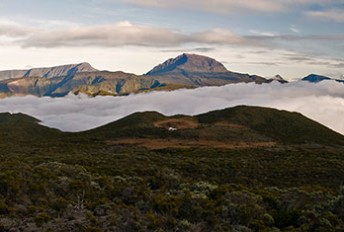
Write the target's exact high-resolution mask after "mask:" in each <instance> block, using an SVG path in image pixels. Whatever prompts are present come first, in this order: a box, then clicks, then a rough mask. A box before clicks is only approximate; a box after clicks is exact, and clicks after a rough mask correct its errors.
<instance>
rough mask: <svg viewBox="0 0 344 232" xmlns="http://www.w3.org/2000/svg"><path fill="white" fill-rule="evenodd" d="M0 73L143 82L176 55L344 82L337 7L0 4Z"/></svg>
mask: <svg viewBox="0 0 344 232" xmlns="http://www.w3.org/2000/svg"><path fill="white" fill-rule="evenodd" d="M0 51H1V60H0V61H1V62H0V70H5V69H23V68H29V67H41V66H53V65H60V64H67V63H80V62H84V61H86V62H89V63H91V64H92V65H93V66H94V67H95V68H98V69H106V70H113V71H116V70H123V71H127V72H133V73H136V74H142V73H145V72H147V71H148V70H150V69H151V68H152V67H153V66H155V65H157V64H158V63H161V62H163V61H164V60H165V59H167V58H170V57H175V56H177V55H179V54H180V53H182V52H188V53H198V54H202V55H207V56H211V57H213V58H215V59H217V60H218V61H220V62H223V63H224V65H225V66H226V67H227V68H228V69H229V70H231V71H237V72H243V73H250V74H258V75H261V76H274V75H276V74H281V75H282V76H284V77H285V78H286V79H295V78H300V77H303V76H306V75H307V74H309V73H318V74H322V75H328V76H331V77H336V78H340V77H343V74H344V57H343V51H344V0H246V1H242V0H204V1H203V0H183V1H182V0H173V1H171V0H144V1H143V0H59V1H46V0H10V1H9V0H0Z"/></svg>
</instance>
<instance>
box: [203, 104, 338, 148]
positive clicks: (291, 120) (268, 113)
mask: <svg viewBox="0 0 344 232" xmlns="http://www.w3.org/2000/svg"><path fill="white" fill-rule="evenodd" d="M197 117H198V118H199V121H200V122H202V123H207V124H213V123H215V122H218V121H228V122H231V123H235V124H240V125H243V126H247V127H249V128H251V129H253V130H255V131H257V132H258V133H261V134H263V135H265V136H268V137H270V138H273V139H275V140H277V141H279V142H283V143H320V144H328V145H331V144H344V136H343V135H341V134H339V133H337V132H334V131H332V130H330V129H329V128H327V127H325V126H323V125H321V124H320V123H317V122H315V121H313V120H311V119H309V118H307V117H305V116H303V115H302V114H300V113H296V112H288V111H284V110H276V109H270V108H262V107H252V106H237V107H234V108H229V109H225V110H219V111H213V112H210V113H207V114H203V115H199V116H197Z"/></svg>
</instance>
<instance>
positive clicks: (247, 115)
mask: <svg viewBox="0 0 344 232" xmlns="http://www.w3.org/2000/svg"><path fill="white" fill-rule="evenodd" d="M171 128H175V129H176V130H175V131H170V130H173V129H171ZM83 133H86V134H88V135H92V136H98V138H99V137H103V138H106V139H111V138H123V137H126V138H131V137H132V138H150V139H162V138H176V139H190V140H208V141H228V142H267V141H270V142H278V143H285V144H314V143H316V144H326V145H338V144H340V145H344V136H342V135H341V134H339V133H336V132H334V131H332V130H330V129H328V128H327V127H325V126H323V125H321V124H319V123H317V122H315V121H313V120H310V119H308V118H306V117H305V116H303V115H302V114H299V113H294V112H288V111H280V110H275V109H270V108H262V107H251V106H238V107H234V108H228V109H224V110H219V111H213V112H209V113H206V114H202V115H198V116H195V117H189V116H172V117H166V116H163V115H161V114H159V113H156V112H144V113H135V114H132V115H130V116H128V117H125V118H123V119H121V120H118V121H116V122H113V123H109V124H107V125H104V126H102V127H99V128H96V129H93V130H90V131H87V132H83Z"/></svg>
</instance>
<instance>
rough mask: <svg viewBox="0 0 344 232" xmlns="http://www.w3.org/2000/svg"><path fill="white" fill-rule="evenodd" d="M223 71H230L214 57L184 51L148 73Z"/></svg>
mask: <svg viewBox="0 0 344 232" xmlns="http://www.w3.org/2000/svg"><path fill="white" fill-rule="evenodd" d="M185 71H186V72H195V73H223V72H228V70H227V69H226V68H225V66H224V65H223V64H221V63H220V62H218V61H216V60H215V59H213V58H210V57H207V56H201V55H197V54H189V53H183V54H181V55H179V56H177V57H175V58H171V59H168V60H166V61H165V62H164V63H162V64H159V65H158V66H156V67H154V68H153V69H152V70H151V71H149V72H148V73H147V75H160V74H166V73H175V72H178V73H180V72H185Z"/></svg>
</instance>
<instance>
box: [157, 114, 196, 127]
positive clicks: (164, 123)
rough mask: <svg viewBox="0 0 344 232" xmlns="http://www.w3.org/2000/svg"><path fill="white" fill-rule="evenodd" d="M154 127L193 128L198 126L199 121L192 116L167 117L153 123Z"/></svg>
mask: <svg viewBox="0 0 344 232" xmlns="http://www.w3.org/2000/svg"><path fill="white" fill-rule="evenodd" d="M154 126H155V127H159V128H166V129H168V128H169V127H174V128H177V129H194V128H197V127H198V126H199V123H198V122H197V121H196V120H195V119H194V118H191V117H190V118H188V117H182V118H167V119H164V120H161V121H157V122H155V123H154Z"/></svg>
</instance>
